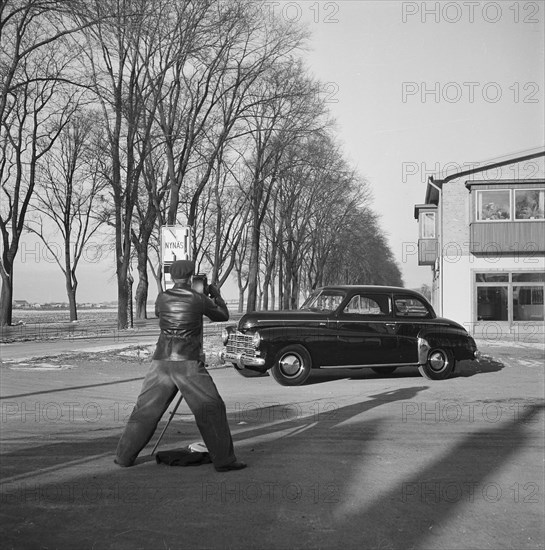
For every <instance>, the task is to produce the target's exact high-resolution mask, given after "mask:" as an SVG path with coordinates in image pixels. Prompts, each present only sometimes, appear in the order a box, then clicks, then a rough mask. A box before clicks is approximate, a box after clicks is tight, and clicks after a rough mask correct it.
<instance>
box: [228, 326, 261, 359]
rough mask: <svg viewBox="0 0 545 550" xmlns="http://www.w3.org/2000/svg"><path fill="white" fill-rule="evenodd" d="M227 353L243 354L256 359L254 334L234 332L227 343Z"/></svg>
mask: <svg viewBox="0 0 545 550" xmlns="http://www.w3.org/2000/svg"><path fill="white" fill-rule="evenodd" d="M226 347H227V353H235V354H239V353H242V354H243V355H247V356H250V357H255V348H254V345H253V334H243V333H242V332H238V331H237V332H232V333H231V334H230V335H229V341H228V342H227V346H226Z"/></svg>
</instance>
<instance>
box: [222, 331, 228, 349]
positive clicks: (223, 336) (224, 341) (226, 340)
mask: <svg viewBox="0 0 545 550" xmlns="http://www.w3.org/2000/svg"><path fill="white" fill-rule="evenodd" d="M221 340H222V342H223V345H224V346H226V345H227V342H228V341H229V331H228V330H227V329H226V328H225V327H223V329H222V331H221Z"/></svg>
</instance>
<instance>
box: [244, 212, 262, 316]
mask: <svg viewBox="0 0 545 550" xmlns="http://www.w3.org/2000/svg"><path fill="white" fill-rule="evenodd" d="M258 270H259V228H258V227H257V214H255V215H254V220H253V227H252V238H251V242H250V261H249V265H248V298H247V301H246V311H247V312H248V313H249V312H252V311H255V310H256V306H257V272H258Z"/></svg>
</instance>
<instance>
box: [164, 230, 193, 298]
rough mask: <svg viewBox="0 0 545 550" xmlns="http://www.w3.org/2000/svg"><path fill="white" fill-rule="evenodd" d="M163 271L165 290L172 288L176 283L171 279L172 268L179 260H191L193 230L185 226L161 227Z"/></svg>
mask: <svg viewBox="0 0 545 550" xmlns="http://www.w3.org/2000/svg"><path fill="white" fill-rule="evenodd" d="M160 241H161V271H162V274H163V288H164V289H165V290H166V289H168V288H170V287H171V286H172V285H173V284H174V282H173V281H172V279H171V277H170V266H171V264H172V263H173V262H175V261H177V260H190V259H191V228H190V227H185V226H183V225H163V226H161V239H160Z"/></svg>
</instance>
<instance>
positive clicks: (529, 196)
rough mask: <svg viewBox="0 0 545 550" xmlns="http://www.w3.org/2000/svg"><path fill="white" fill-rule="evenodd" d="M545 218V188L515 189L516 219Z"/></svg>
mask: <svg viewBox="0 0 545 550" xmlns="http://www.w3.org/2000/svg"><path fill="white" fill-rule="evenodd" d="M544 218H545V190H543V189H515V219H516V220H542V219H544Z"/></svg>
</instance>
